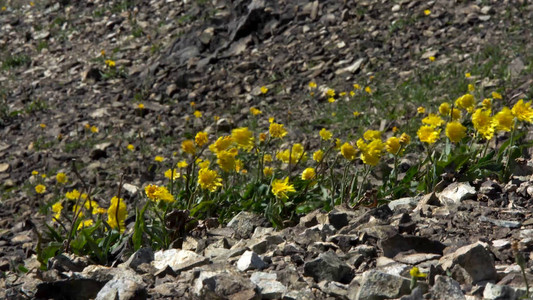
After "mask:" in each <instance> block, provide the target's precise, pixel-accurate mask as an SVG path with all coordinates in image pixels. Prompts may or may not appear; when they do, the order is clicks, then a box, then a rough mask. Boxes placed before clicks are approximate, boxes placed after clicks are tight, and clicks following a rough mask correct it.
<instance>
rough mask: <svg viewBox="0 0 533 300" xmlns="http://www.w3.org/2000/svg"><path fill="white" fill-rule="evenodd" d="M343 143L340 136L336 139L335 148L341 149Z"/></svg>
mask: <svg viewBox="0 0 533 300" xmlns="http://www.w3.org/2000/svg"><path fill="white" fill-rule="evenodd" d="M341 143H342V141H341V139H339V138H336V139H335V147H334V148H335V150H339V149H340V148H341V146H342V144H341Z"/></svg>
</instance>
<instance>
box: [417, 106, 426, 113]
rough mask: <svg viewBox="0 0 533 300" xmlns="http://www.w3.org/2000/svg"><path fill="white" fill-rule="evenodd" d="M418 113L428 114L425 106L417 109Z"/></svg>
mask: <svg viewBox="0 0 533 300" xmlns="http://www.w3.org/2000/svg"><path fill="white" fill-rule="evenodd" d="M416 112H418V113H419V114H423V113H425V112H426V109H425V108H424V107H423V106H419V107H418V108H417V109H416Z"/></svg>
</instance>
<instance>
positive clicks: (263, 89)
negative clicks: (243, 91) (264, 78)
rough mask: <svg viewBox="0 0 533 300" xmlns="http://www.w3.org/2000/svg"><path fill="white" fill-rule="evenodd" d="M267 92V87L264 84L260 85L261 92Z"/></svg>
mask: <svg viewBox="0 0 533 300" xmlns="http://www.w3.org/2000/svg"><path fill="white" fill-rule="evenodd" d="M267 92H268V88H267V87H266V86H264V85H263V86H262V87H261V94H263V95H264V94H266V93H267Z"/></svg>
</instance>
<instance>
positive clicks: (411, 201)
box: [387, 197, 420, 211]
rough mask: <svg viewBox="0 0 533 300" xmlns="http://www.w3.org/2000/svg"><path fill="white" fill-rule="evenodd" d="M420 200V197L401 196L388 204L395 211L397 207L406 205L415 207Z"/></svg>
mask: <svg viewBox="0 0 533 300" xmlns="http://www.w3.org/2000/svg"><path fill="white" fill-rule="evenodd" d="M419 201H420V198H418V197H406V198H400V199H397V200H393V201H391V202H389V203H388V204H387V206H389V208H390V209H391V210H392V211H395V210H396V209H400V208H404V207H410V208H415V207H416V205H417V204H418V202H419Z"/></svg>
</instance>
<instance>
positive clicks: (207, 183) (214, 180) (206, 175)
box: [198, 168, 222, 192]
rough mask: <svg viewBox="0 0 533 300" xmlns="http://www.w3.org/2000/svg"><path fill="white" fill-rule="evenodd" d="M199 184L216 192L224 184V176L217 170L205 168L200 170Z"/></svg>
mask: <svg viewBox="0 0 533 300" xmlns="http://www.w3.org/2000/svg"><path fill="white" fill-rule="evenodd" d="M198 184H199V185H200V187H201V188H202V189H204V190H209V191H210V192H214V191H216V190H217V189H218V187H220V186H222V178H220V177H219V176H218V173H217V172H216V171H214V170H209V169H207V168H204V169H200V171H198Z"/></svg>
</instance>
